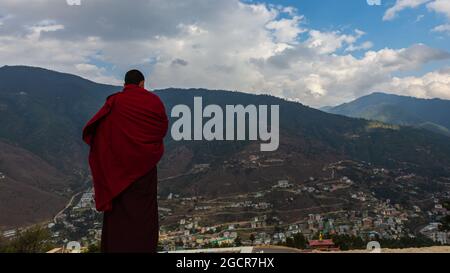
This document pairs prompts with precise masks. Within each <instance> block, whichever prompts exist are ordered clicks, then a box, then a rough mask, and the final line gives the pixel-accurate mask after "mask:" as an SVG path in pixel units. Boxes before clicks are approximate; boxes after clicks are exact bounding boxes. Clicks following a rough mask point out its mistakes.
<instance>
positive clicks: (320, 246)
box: [308, 239, 339, 251]
mask: <svg viewBox="0 0 450 273" xmlns="http://www.w3.org/2000/svg"><path fill="white" fill-rule="evenodd" d="M308 246H309V248H310V249H313V250H317V251H336V250H339V248H337V247H336V245H335V244H334V242H333V240H331V239H329V240H323V239H319V240H310V241H309V242H308Z"/></svg>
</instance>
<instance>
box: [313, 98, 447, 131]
mask: <svg viewBox="0 0 450 273" xmlns="http://www.w3.org/2000/svg"><path fill="white" fill-rule="evenodd" d="M321 110H323V111H326V112H329V113H333V114H339V115H344V116H348V117H354V118H364V119H368V120H377V121H381V122H385V123H390V124H397V125H403V126H414V127H418V128H424V129H427V130H430V131H433V132H436V133H440V134H443V135H446V136H450V118H449V117H450V100H442V99H418V98H413V97H405V96H398V95H391V94H385V93H373V94H371V95H368V96H364V97H361V98H359V99H356V100H354V101H352V102H349V103H344V104H342V105H339V106H336V107H324V108H322V109H321Z"/></svg>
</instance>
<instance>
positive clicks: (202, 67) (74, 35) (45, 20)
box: [0, 0, 450, 107]
mask: <svg viewBox="0 0 450 273" xmlns="http://www.w3.org/2000/svg"><path fill="white" fill-rule="evenodd" d="M373 1H380V5H369V4H368V3H367V0H342V1H341V0H320V1H317V0H297V1H294V0H268V1H255V0H183V1H178V0H135V1H133V5H129V3H128V2H126V1H119V0H81V1H80V2H79V3H80V5H68V4H67V3H68V2H67V1H64V0H40V1H29V0H2V1H1V2H0V65H15V64H21V65H33V66H40V67H45V68H49V69H54V70H58V71H63V72H68V73H73V74H77V75H80V76H82V77H85V78H88V79H91V80H94V81H97V82H102V83H109V84H117V85H120V84H122V82H123V80H122V77H123V74H124V73H125V72H126V71H127V70H128V69H130V68H139V69H141V70H143V71H144V73H145V74H146V75H147V78H148V81H147V87H148V88H150V89H158V88H166V87H180V88H191V87H202V88H209V89H224V90H238V91H243V92H249V93H258V94H259V93H268V94H271V95H275V96H279V97H284V98H287V99H290V100H295V101H300V102H302V103H304V104H307V105H311V106H315V107H319V106H324V105H336V104H339V103H343V102H347V101H349V100H352V99H355V98H357V97H359V96H363V95H366V94H369V93H371V92H375V91H383V92H387V93H395V94H400V95H409V96H416V97H422V98H435V97H438V98H443V99H450V46H449V45H450V41H449V40H450V0H373ZM69 2H77V1H75V0H70V1H69Z"/></svg>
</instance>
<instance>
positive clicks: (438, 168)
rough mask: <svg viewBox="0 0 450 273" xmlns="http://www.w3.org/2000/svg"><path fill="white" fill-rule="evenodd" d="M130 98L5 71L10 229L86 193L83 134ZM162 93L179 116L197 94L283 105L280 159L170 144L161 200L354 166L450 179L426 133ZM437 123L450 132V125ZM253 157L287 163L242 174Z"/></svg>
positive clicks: (236, 146) (64, 77)
mask: <svg viewBox="0 0 450 273" xmlns="http://www.w3.org/2000/svg"><path fill="white" fill-rule="evenodd" d="M120 90H121V87H118V86H109V85H102V84H97V83H94V82H91V81H88V80H85V79H83V78H80V77H77V76H74V75H69V74H64V73H59V72H54V71H50V70H46V69H42V68H32V67H24V66H14V67H11V66H7V67H2V68H0V172H3V173H5V174H6V177H10V179H9V180H7V183H4V182H3V181H5V180H0V200H1V201H0V206H2V207H3V209H2V210H1V211H0V212H1V213H0V229H1V228H7V227H11V226H16V225H20V224H27V223H29V222H37V221H40V220H43V219H47V218H49V217H50V216H52V215H54V214H55V213H56V212H57V211H58V210H60V209H61V208H62V207H63V203H64V201H65V200H67V199H68V198H69V197H70V195H71V194H72V193H73V192H74V191H76V190H77V188H80V187H83V186H85V185H84V182H85V180H86V179H87V175H88V174H89V171H88V169H87V147H86V145H84V144H83V143H82V141H81V130H82V127H83V125H84V124H85V123H86V121H87V120H88V119H89V118H90V116H91V115H93V114H94V113H95V112H96V111H97V110H98V109H99V107H100V106H101V105H102V104H103V103H104V101H105V99H106V97H107V96H108V95H110V94H112V93H114V92H117V91H120ZM156 93H157V94H158V95H159V96H160V97H161V99H162V100H163V101H164V103H165V104H166V108H167V111H168V112H169V114H170V110H171V108H172V107H173V106H174V105H178V104H187V105H191V106H192V105H193V98H194V97H195V96H202V97H203V103H204V105H207V104H218V105H222V106H224V105H227V104H232V105H236V104H243V105H248V104H256V105H259V104H264V105H273V104H277V105H280V131H281V136H280V138H281V139H280V148H279V150H278V151H276V152H270V153H261V152H260V147H259V144H260V143H254V142H206V141H192V142H174V141H173V140H171V137H170V136H168V138H167V140H166V146H167V149H166V154H165V156H164V159H163V161H162V162H161V164H160V172H159V175H160V177H161V179H162V180H161V183H160V189H159V190H160V195H161V196H166V194H169V193H180V194H182V195H185V196H188V195H204V196H210V197H217V196H223V195H226V194H239V193H246V192H248V191H250V190H251V191H255V190H258V189H259V188H267V187H270V186H271V185H272V184H273V183H274V181H277V180H279V179H289V180H291V181H305V180H308V179H310V177H320V176H325V175H327V176H328V175H329V170H326V169H324V166H325V165H326V164H328V163H331V162H335V161H337V160H344V159H352V160H358V161H365V162H369V163H371V164H374V165H376V166H381V167H386V168H403V169H406V170H408V169H411V171H414V172H415V173H417V174H420V175H422V176H424V177H427V178H429V179H433V178H434V177H443V176H445V177H450V143H449V141H448V138H447V137H445V136H441V135H438V134H434V133H430V132H428V131H426V130H422V129H415V128H410V127H399V126H391V125H387V124H384V123H381V122H374V121H367V120H363V119H354V118H348V117H344V116H340V115H334V114H328V113H325V112H322V111H319V110H316V109H312V108H309V107H306V106H304V105H302V104H299V103H294V102H289V101H285V100H283V99H280V98H276V97H272V96H266V95H251V94H245V93H239V92H229V91H219V90H214V91H211V90H205V89H189V90H182V89H166V90H159V91H156ZM446 117H447V119H448V117H449V115H446ZM171 122H173V120H171ZM433 123H436V124H442V126H445V125H448V120H447V123H445V120H444V118H442V119H441V120H439V122H437V120H433ZM2 143H4V144H2ZM5 151H7V152H5ZM5 155H8V156H5ZM249 156H257V157H259V158H261V159H262V160H264V162H266V161H267V162H272V163H273V162H282V164H278V165H277V164H272V165H273V166H272V167H261V168H244V167H240V166H241V164H244V163H242V160H248V158H249ZM225 162H227V163H226V164H228V165H229V166H234V167H232V168H227V167H225V165H226V164H225ZM201 164H209V165H208V166H207V167H205V165H201ZM199 165H201V166H203V167H199ZM316 206H317V204H316ZM6 207H8V208H7V209H5V208H6ZM37 211H39V213H37ZM14 215H15V216H14ZM13 216H14V217H15V218H14V217H13ZM12 219H14V220H12Z"/></svg>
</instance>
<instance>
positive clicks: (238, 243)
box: [234, 236, 242, 247]
mask: <svg viewBox="0 0 450 273" xmlns="http://www.w3.org/2000/svg"><path fill="white" fill-rule="evenodd" d="M234 245H235V246H238V247H239V246H242V239H241V237H239V236H238V237H236V239H234Z"/></svg>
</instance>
